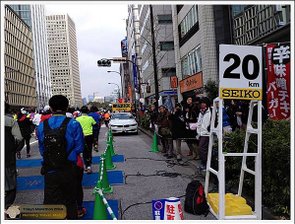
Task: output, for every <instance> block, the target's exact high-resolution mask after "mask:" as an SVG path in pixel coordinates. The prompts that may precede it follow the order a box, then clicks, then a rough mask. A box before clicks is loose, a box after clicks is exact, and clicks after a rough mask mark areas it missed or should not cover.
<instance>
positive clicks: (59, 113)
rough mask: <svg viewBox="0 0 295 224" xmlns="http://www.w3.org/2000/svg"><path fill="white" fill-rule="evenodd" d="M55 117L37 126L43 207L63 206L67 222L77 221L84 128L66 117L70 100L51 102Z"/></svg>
mask: <svg viewBox="0 0 295 224" xmlns="http://www.w3.org/2000/svg"><path fill="white" fill-rule="evenodd" d="M49 106H50V108H51V110H52V116H51V117H50V118H48V119H47V120H45V121H44V122H41V123H40V124H39V126H38V131H37V135H38V141H39V151H40V154H41V156H42V168H41V174H42V175H44V202H43V203H44V204H53V205H54V204H63V205H65V206H66V208H67V219H77V175H76V166H77V157H78V155H79V154H80V153H82V152H83V149H84V138H83V132H82V128H81V125H80V124H79V122H77V121H76V120H74V119H71V118H67V117H66V115H65V114H66V111H67V109H68V106H69V100H68V99H67V98H66V97H65V96H63V95H54V96H52V97H51V98H50V99H49Z"/></svg>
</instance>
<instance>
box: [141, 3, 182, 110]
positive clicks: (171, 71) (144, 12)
mask: <svg viewBox="0 0 295 224" xmlns="http://www.w3.org/2000/svg"><path fill="white" fill-rule="evenodd" d="M152 10H153V17H152V18H151V11H150V5H139V6H138V17H139V21H140V28H139V30H140V33H139V35H140V37H139V39H140V54H141V57H142V60H141V65H142V66H141V68H142V72H141V78H142V79H141V82H142V83H148V84H149V85H147V86H150V88H147V89H146V91H143V92H142V97H143V98H144V99H145V103H146V104H150V103H152V102H153V101H154V98H155V78H154V63H153V50H152V36H151V29H152V27H151V19H152V20H153V24H154V27H153V29H154V39H155V52H156V53H155V54H156V71H157V76H158V86H159V96H160V104H161V103H164V102H165V99H166V98H167V97H168V96H171V98H172V102H174V100H175V101H177V91H176V90H175V89H173V86H171V82H170V80H171V77H175V76H176V68H175V54H174V39H173V25H172V9H171V5H152Z"/></svg>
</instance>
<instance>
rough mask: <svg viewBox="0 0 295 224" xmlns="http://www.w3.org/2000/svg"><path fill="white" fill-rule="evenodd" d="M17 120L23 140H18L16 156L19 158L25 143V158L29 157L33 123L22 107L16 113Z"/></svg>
mask: <svg viewBox="0 0 295 224" xmlns="http://www.w3.org/2000/svg"><path fill="white" fill-rule="evenodd" d="M17 122H18V125H19V127H20V131H21V133H22V136H23V140H22V141H21V142H20V144H19V146H18V148H17V158H18V159H21V150H22V148H23V147H24V145H25V144H26V151H27V158H29V157H30V156H31V154H30V151H31V146H30V140H31V134H32V132H33V128H32V126H33V123H32V122H31V121H30V118H29V117H28V116H27V111H26V110H25V109H24V108H22V109H21V111H20V113H18V116H17Z"/></svg>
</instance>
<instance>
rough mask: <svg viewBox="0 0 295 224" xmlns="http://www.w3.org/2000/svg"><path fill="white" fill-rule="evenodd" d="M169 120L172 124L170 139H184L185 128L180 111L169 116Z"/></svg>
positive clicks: (185, 134)
mask: <svg viewBox="0 0 295 224" xmlns="http://www.w3.org/2000/svg"><path fill="white" fill-rule="evenodd" d="M169 119H170V120H171V124H172V128H171V131H172V138H173V139H178V138H186V136H187V133H186V132H187V130H186V128H185V127H186V126H185V121H184V116H183V112H182V110H177V111H176V112H175V113H173V114H171V115H170V116H169Z"/></svg>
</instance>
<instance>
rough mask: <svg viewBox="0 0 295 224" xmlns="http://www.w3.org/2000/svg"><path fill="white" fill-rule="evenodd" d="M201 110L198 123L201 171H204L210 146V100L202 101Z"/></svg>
mask: <svg viewBox="0 0 295 224" xmlns="http://www.w3.org/2000/svg"><path fill="white" fill-rule="evenodd" d="M200 103H201V108H200V113H199V117H198V122H197V134H198V135H197V138H199V149H200V158H201V167H200V169H201V170H202V171H204V170H205V169H206V164H207V153H208V145H209V136H210V132H209V128H210V122H211V110H210V108H209V107H210V105H209V102H208V100H206V99H202V100H201V102H200Z"/></svg>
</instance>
